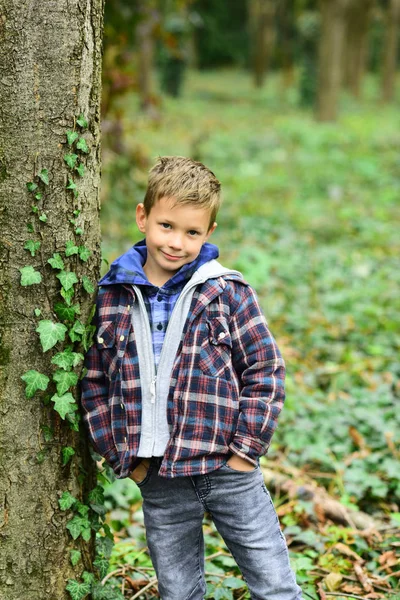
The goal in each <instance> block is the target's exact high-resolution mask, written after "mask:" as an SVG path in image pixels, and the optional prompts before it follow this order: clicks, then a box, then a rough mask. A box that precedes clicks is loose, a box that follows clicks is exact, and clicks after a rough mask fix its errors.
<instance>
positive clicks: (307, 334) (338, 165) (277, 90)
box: [103, 71, 400, 600]
mask: <svg viewBox="0 0 400 600" xmlns="http://www.w3.org/2000/svg"><path fill="white" fill-rule="evenodd" d="M377 97H378V90H377V88H376V82H375V81H374V80H369V81H368V82H367V86H366V89H365V100H364V102H363V103H362V104H356V103H355V101H353V100H352V99H351V98H349V97H343V99H342V103H343V106H342V112H341V114H342V117H341V119H340V121H339V122H338V123H337V124H329V125H326V124H324V125H323V124H317V123H315V122H314V121H313V118H312V115H311V114H310V113H309V112H306V111H304V110H300V109H299V108H298V105H299V98H298V95H297V92H296V90H295V88H293V89H291V88H289V89H284V88H283V87H282V85H281V82H280V79H279V76H276V77H274V78H272V79H270V81H269V82H268V84H267V85H266V86H265V88H264V89H263V90H253V89H252V88H251V83H250V81H249V79H248V76H246V75H245V74H241V73H239V72H229V71H225V72H222V73H221V72H217V73H202V74H198V73H197V74H195V73H191V74H190V75H189V77H188V79H187V81H186V89H185V93H184V95H183V97H182V98H180V99H179V100H177V99H168V100H164V101H163V103H162V106H161V114H162V117H161V118H160V119H157V120H151V119H150V118H148V117H145V116H141V115H140V114H139V112H138V100H137V98H136V97H135V96H132V97H126V98H125V99H124V101H123V102H124V104H122V101H121V104H120V106H119V107H118V110H119V116H120V115H121V114H123V115H124V117H123V123H124V153H123V154H114V153H113V152H112V151H111V150H109V149H108V148H107V146H106V147H105V148H104V177H103V205H104V208H103V232H104V254H105V256H106V257H107V258H108V260H111V259H113V258H115V257H116V256H117V255H118V254H120V253H121V252H122V251H124V250H125V249H127V248H128V247H129V245H130V244H131V243H132V242H133V241H137V240H138V239H139V237H138V234H137V232H136V227H135V224H134V209H135V204H136V202H139V201H141V200H142V198H143V191H144V188H145V183H146V171H147V169H148V168H149V166H150V165H151V164H152V162H153V161H154V158H155V157H156V156H157V155H163V154H182V155H190V156H192V157H194V158H197V159H200V160H202V161H204V162H205V163H206V164H207V165H209V166H210V167H211V168H212V169H213V170H214V171H215V173H216V175H217V176H218V177H219V178H220V180H221V181H222V183H223V188H224V207H223V210H222V212H221V215H220V216H219V218H218V223H219V227H218V228H217V231H216V232H215V234H214V235H213V238H214V240H212V241H214V242H216V243H218V244H219V245H220V248H221V260H222V262H223V263H225V264H227V265H229V266H231V267H234V268H237V269H239V270H241V271H242V272H243V273H244V275H245V276H246V278H247V279H248V280H249V281H250V282H251V283H252V284H253V285H254V286H255V288H256V289H257V292H258V294H259V297H260V300H261V303H262V306H263V308H264V310H265V313H266V315H267V319H268V321H269V323H270V326H271V329H272V331H273V333H274V335H275V337H276V338H277V340H278V342H279V345H280V346H281V348H282V351H283V354H284V356H285V359H286V362H287V368H288V378H287V392H288V396H287V401H286V405H285V409H284V411H283V413H282V417H281V420H280V425H279V428H278V431H277V433H276V434H275V437H274V440H273V444H272V447H271V450H270V452H269V455H268V460H267V462H266V465H267V466H268V468H269V469H273V470H276V471H279V472H280V473H281V474H284V475H286V476H287V477H288V478H289V479H291V480H292V481H293V480H294V481H295V482H296V483H298V486H299V488H300V490H301V485H302V482H304V481H306V480H310V479H312V480H313V481H314V482H316V483H317V484H318V485H319V486H322V487H324V488H325V489H326V490H327V491H328V492H329V494H330V495H331V496H332V497H333V498H335V499H336V500H338V501H339V502H340V503H341V504H343V506H346V507H354V508H357V509H358V510H361V511H364V512H365V513H368V514H369V515H370V516H372V517H373V519H374V521H375V526H374V527H372V528H370V529H368V530H367V531H365V530H356V529H355V528H352V527H349V526H347V527H345V526H343V525H340V524H338V523H334V522H332V521H330V520H329V519H327V518H326V516H324V514H323V512H322V513H321V512H319V513H318V511H317V512H316V511H315V508H314V506H313V503H312V502H311V501H310V500H308V499H307V497H303V496H302V494H301V492H300V493H299V494H297V495H293V494H290V493H287V492H285V489H284V488H283V489H276V490H275V505H276V507H277V510H278V513H279V515H280V518H281V523H282V527H283V530H284V533H285V535H286V537H287V540H288V542H289V546H290V552H291V558H292V559H293V566H294V568H295V570H296V572H297V577H298V581H299V583H301V585H302V587H303V589H304V591H305V593H306V594H307V597H311V598H315V599H317V598H321V599H322V600H323V599H324V598H325V597H330V596H336V597H348V596H349V597H364V598H373V599H374V598H382V597H389V596H390V597H391V598H393V599H395V598H400V588H399V575H400V571H399V561H398V553H399V548H400V538H399V533H400V515H399V503H398V497H399V492H400V469H399V462H398V461H399V454H400V451H399V449H398V448H399V437H400V434H399V431H400V429H399V424H400V416H399V412H398V411H396V405H398V396H399V392H400V385H399V377H398V376H399V372H400V363H399V358H398V356H399V345H400V333H399V327H398V314H399V309H400V300H399V294H398V289H399V283H400V269H399V258H398V257H399V250H400V248H399V246H400V236H399V233H398V223H399V212H400V210H399V201H398V197H399V191H400V177H399V172H400V171H399V153H398V149H399V144H400V133H399V127H398V114H397V112H395V110H394V108H390V107H386V108H383V107H381V106H378V101H377V100H376V98H377ZM106 496H107V498H108V507H109V509H110V512H109V522H110V524H111V526H112V528H113V530H114V531H115V538H116V541H117V544H116V546H115V548H114V552H113V554H112V557H111V567H110V571H109V574H108V575H107V577H108V578H109V579H111V581H113V582H114V583H115V585H116V586H117V587H118V589H119V590H121V593H122V595H124V596H125V597H127V598H142V599H144V598H156V597H157V593H156V590H155V588H154V572H153V571H152V569H151V563H150V561H149V557H148V554H147V552H146V545H145V538H144V531H143V527H142V512H141V507H140V496H139V493H138V490H137V488H136V487H135V484H134V483H133V482H131V481H127V480H125V481H115V482H114V483H113V484H111V485H110V486H109V487H108V488H107V489H106ZM205 534H206V542H207V555H208V557H207V568H206V571H207V580H208V586H209V595H208V596H207V597H208V598H215V599H227V600H228V599H230V598H242V599H244V598H248V595H246V590H245V588H244V587H243V583H242V581H241V579H240V574H239V572H238V570H237V568H236V567H235V565H234V563H233V561H232V559H231V558H230V557H229V556H228V555H227V553H226V549H225V547H224V545H223V543H222V542H221V540H220V538H218V536H217V535H216V532H215V530H214V528H213V526H212V524H211V523H210V521H207V522H206V527H205Z"/></svg>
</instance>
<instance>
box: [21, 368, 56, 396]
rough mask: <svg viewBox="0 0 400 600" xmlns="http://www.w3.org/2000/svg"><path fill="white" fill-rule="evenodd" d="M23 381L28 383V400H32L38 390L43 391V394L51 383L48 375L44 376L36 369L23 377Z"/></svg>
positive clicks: (26, 392)
mask: <svg viewBox="0 0 400 600" xmlns="http://www.w3.org/2000/svg"><path fill="white" fill-rule="evenodd" d="M21 379H23V380H24V381H25V383H26V388H25V394H26V397H27V398H32V397H33V396H34V395H35V393H36V392H37V390H42V391H43V392H44V391H46V390H47V386H48V384H49V381H50V379H49V378H48V377H47V376H46V375H43V374H42V373H39V372H38V371H35V370H34V369H32V370H31V371H27V372H26V373H24V374H23V375H21Z"/></svg>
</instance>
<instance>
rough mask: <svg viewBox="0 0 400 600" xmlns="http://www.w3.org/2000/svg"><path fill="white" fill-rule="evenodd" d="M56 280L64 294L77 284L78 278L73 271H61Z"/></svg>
mask: <svg viewBox="0 0 400 600" xmlns="http://www.w3.org/2000/svg"><path fill="white" fill-rule="evenodd" d="M57 278H58V279H59V280H60V283H61V285H62V286H63V288H64V290H65V291H66V292H68V290H70V289H71V288H72V287H73V286H74V285H75V283H78V278H77V276H76V274H75V273H74V272H73V271H61V272H60V273H58V274H57Z"/></svg>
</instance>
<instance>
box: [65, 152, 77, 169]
mask: <svg viewBox="0 0 400 600" xmlns="http://www.w3.org/2000/svg"><path fill="white" fill-rule="evenodd" d="M64 160H65V162H66V163H67V165H68V166H69V168H70V169H73V168H74V167H75V163H76V161H77V160H78V155H77V154H72V153H71V154H65V156H64Z"/></svg>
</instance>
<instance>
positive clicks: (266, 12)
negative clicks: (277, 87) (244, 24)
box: [248, 0, 276, 87]
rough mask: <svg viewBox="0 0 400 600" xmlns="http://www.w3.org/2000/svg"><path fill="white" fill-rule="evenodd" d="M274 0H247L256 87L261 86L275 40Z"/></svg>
mask: <svg viewBox="0 0 400 600" xmlns="http://www.w3.org/2000/svg"><path fill="white" fill-rule="evenodd" d="M275 10H276V2H275V0H248V11H249V30H250V48H251V52H250V56H251V65H252V71H253V77H254V84H255V86H256V87H262V85H263V83H264V78H265V74H266V73H267V71H268V68H269V65H270V62H271V53H272V48H273V45H274V40H275V27H274V25H275V23H274V17H275Z"/></svg>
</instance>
